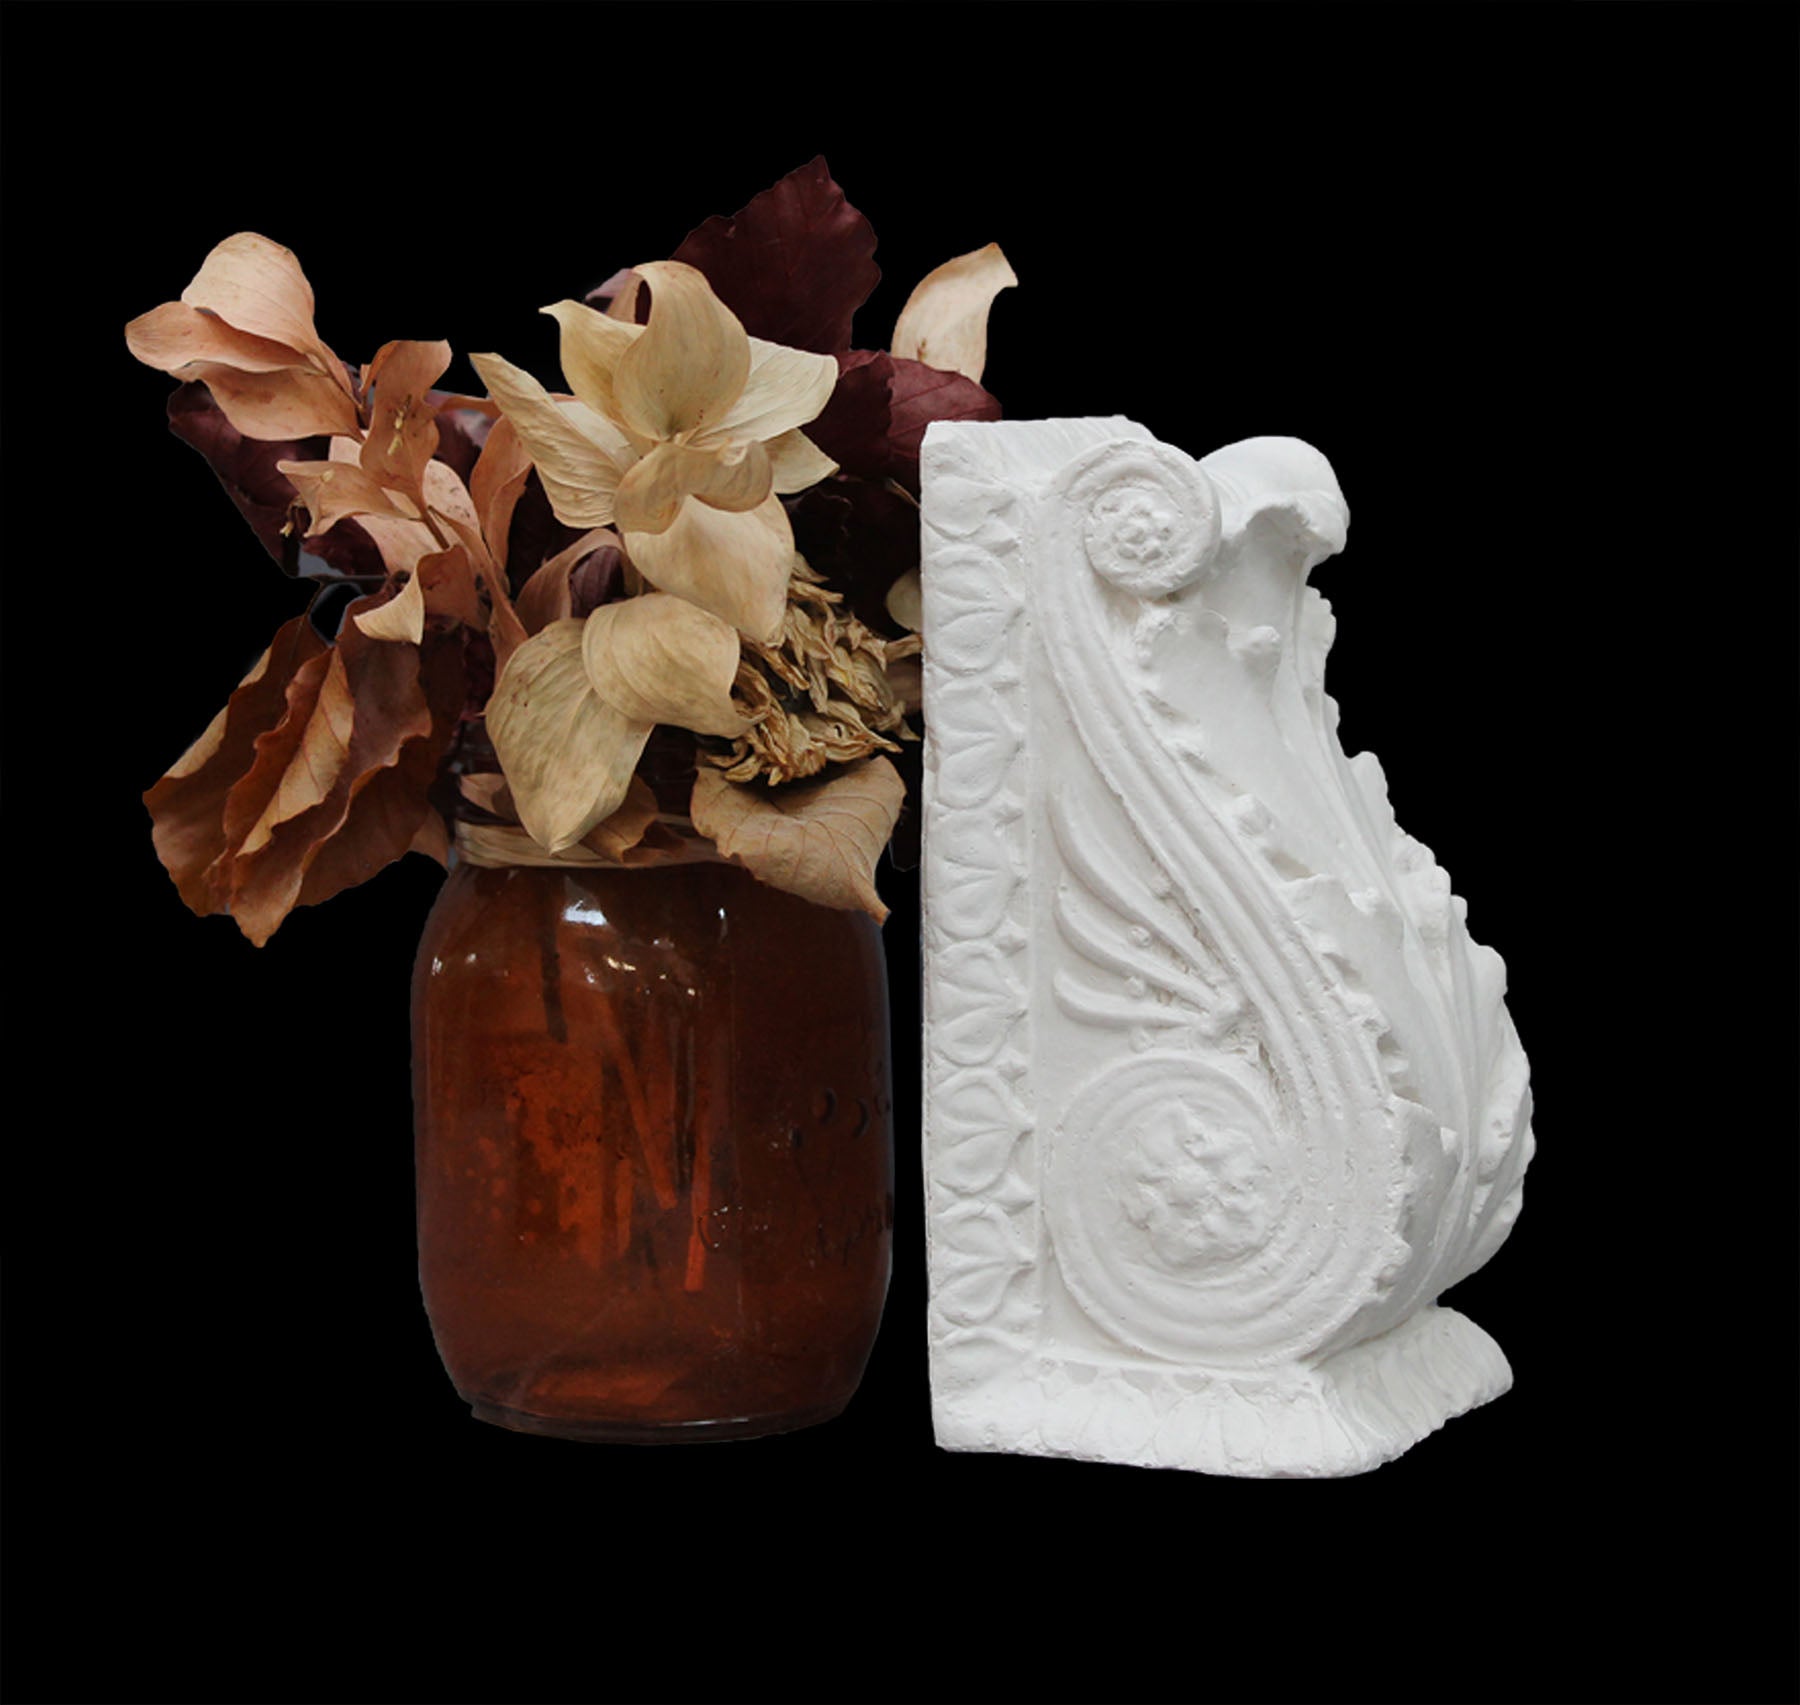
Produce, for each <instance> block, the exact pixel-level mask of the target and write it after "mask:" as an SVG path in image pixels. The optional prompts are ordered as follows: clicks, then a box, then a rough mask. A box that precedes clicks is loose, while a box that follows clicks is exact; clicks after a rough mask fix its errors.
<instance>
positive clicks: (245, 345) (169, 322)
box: [125, 302, 306, 373]
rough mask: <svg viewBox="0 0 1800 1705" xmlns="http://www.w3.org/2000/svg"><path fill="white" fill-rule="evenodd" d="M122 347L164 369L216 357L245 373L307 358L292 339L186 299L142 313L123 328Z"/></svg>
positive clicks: (295, 364) (300, 363)
mask: <svg viewBox="0 0 1800 1705" xmlns="http://www.w3.org/2000/svg"><path fill="white" fill-rule="evenodd" d="M125 347H126V348H127V349H129V350H130V351H131V353H132V354H133V355H135V356H136V357H137V358H138V360H140V361H141V362H143V363H144V365H145V366H146V367H155V368H157V369H159V370H160V371H161V372H164V373H174V372H177V371H179V370H180V369H181V368H183V367H185V366H187V364H188V363H189V362H190V361H218V362H222V363H223V364H224V365H225V366H227V367H235V368H237V369H238V370H239V371H240V372H243V373H274V372H277V371H279V370H280V369H281V368H283V367H304V366H305V365H306V357H305V356H304V355H303V354H302V353H301V352H300V351H299V350H297V349H295V348H294V347H293V346H292V345H291V344H286V343H276V342H274V341H272V340H271V339H269V338H266V337H257V336H255V335H254V334H253V333H251V332H242V331H239V330H238V329H237V328H236V327H235V326H229V325H227V324H226V323H225V322H224V321H223V320H221V319H220V318H219V317H218V315H216V314H208V313H204V312H203V311H202V310H200V309H199V308H190V307H189V306H188V305H187V304H186V303H185V302H165V303H163V305H162V306H161V307H160V308H152V309H151V310H150V312H149V313H147V314H140V315H139V316H138V317H137V318H136V319H135V320H133V321H132V322H131V324H130V325H128V326H127V327H126V328H125Z"/></svg>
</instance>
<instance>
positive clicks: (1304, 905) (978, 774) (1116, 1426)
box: [923, 421, 1532, 1474]
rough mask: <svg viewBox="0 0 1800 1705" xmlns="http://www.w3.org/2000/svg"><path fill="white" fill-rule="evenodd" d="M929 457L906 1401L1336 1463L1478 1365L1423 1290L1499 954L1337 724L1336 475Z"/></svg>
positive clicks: (1010, 447)
mask: <svg viewBox="0 0 1800 1705" xmlns="http://www.w3.org/2000/svg"><path fill="white" fill-rule="evenodd" d="M924 467H925V503H924V517H925V572H924V576H923V584H924V589H925V621H926V628H925V641H926V659H927V664H926V716H927V723H928V727H929V731H930V732H929V740H928V747H927V754H926V811H925V830H926V838H925V907H926V1025H927V1047H926V1086H925V1087H926V1104H927V1143H926V1148H927V1172H928V1182H929V1202H930V1213H931V1254H932V1286H933V1317H932V1319H933V1324H932V1345H933V1383H934V1397H935V1400H936V1415H937V1422H938V1427H939V1434H940V1438H941V1439H942V1440H943V1442H945V1443H948V1444H950V1445H952V1446H957V1447H962V1448H983V1447H985V1448H1001V1449H1021V1450H1038V1451H1047V1452H1052V1453H1060V1454H1072V1455H1097V1456H1107V1457H1111V1458H1113V1459H1115V1460H1126V1461H1142V1462H1149V1463H1169V1464H1178V1465H1183V1466H1189V1467H1198V1468H1203V1469H1210V1470H1213V1471H1218V1472H1229V1473H1302V1474H1320V1473H1343V1472H1352V1471H1356V1470H1358V1469H1361V1468H1366V1467H1369V1466H1372V1465H1373V1464H1374V1463H1375V1462H1379V1461H1381V1460H1384V1459H1385V1458H1386V1457H1387V1456H1391V1455H1393V1454H1395V1453H1396V1452H1397V1451H1398V1450H1401V1449H1404V1448H1406V1447H1407V1446H1408V1445H1409V1444H1411V1443H1412V1442H1414V1441H1415V1440H1416V1439H1417V1438H1418V1437H1420V1436H1422V1435H1423V1433H1424V1432H1426V1431H1429V1430H1430V1429H1431V1428H1432V1427H1434V1426H1436V1425H1439V1424H1441V1422H1442V1421H1443V1419H1444V1418H1445V1417H1446V1416H1448V1415H1450V1414H1454V1413H1456V1412H1457V1411H1458V1410H1459V1409H1461V1408H1466V1407H1468V1406H1469V1405H1470V1404H1472V1403H1476V1402H1482V1401H1486V1400H1487V1399H1488V1398H1490V1397H1492V1396H1494V1395H1497V1394H1498V1392H1499V1391H1501V1390H1504V1389H1505V1386H1506V1384H1507V1383H1509V1381H1510V1373H1509V1372H1508V1370H1507V1368H1506V1364H1505V1360H1504V1358H1503V1357H1502V1356H1501V1355H1500V1353H1499V1351H1498V1349H1497V1348H1496V1347H1495V1346H1494V1345H1493V1343H1492V1340H1491V1339H1488V1338H1487V1336H1486V1335H1485V1334H1484V1333H1482V1332H1481V1331H1480V1329H1479V1328H1478V1327H1475V1326H1473V1325H1472V1324H1471V1323H1469V1322H1468V1321H1466V1320H1464V1319H1462V1317H1461V1316H1459V1315H1457V1314H1455V1313H1454V1312H1453V1311H1451V1310H1448V1309H1442V1308H1439V1307H1436V1306H1435V1303H1436V1298H1437V1297H1438V1295H1439V1294H1440V1293H1441V1292H1442V1291H1443V1290H1445V1289H1446V1288H1447V1287H1448V1286H1450V1285H1451V1284H1453V1283H1454V1282H1455V1281H1456V1280H1457V1279H1458V1278H1460V1277H1462V1276H1463V1275H1465V1274H1466V1273H1468V1272H1471V1271H1473V1270H1474V1269H1475V1268H1476V1267H1477V1266H1479V1265H1480V1264H1481V1263H1482V1262H1483V1261H1485V1260H1486V1259H1487V1258H1488V1257H1489V1256H1490V1255H1491V1254H1492V1253H1493V1251H1494V1250H1495V1249H1496V1248H1497V1247H1498V1246H1499V1244H1500V1243H1501V1242H1502V1241H1503V1240H1504V1238H1505V1236H1506V1233H1507V1231H1508V1229H1509V1228H1510V1226H1511V1224H1512V1221H1513V1218H1514V1217H1515V1216H1516V1214H1517V1211H1518V1206H1519V1201H1520V1181H1521V1178H1522V1175H1523V1172H1524V1168H1525V1164H1526V1161H1527V1160H1528V1158H1529V1156H1530V1152H1531V1147H1532V1139H1531V1132H1530V1107H1531V1103H1530V1092H1529V1081H1528V1073H1527V1070H1526V1065H1525V1058H1524V1054H1523V1052H1522V1050H1521V1049H1520V1046H1519V1042H1518V1038H1517V1035H1516V1033H1515V1032H1514V1031H1513V1027H1512V1024H1511V1021H1510V1019H1509V1018H1508V1016H1507V1014H1506V1010H1505V1005H1504V1001H1503V994H1504V971H1503V968H1502V967H1501V965H1500V962H1499V959H1498V957H1497V956H1496V955H1494V954H1493V953H1492V952H1491V951H1489V950H1488V949H1486V948H1482V947H1479V946H1477V945H1476V944H1475V943H1473V942H1472V941H1471V940H1470V939H1469V937H1468V935H1467V932H1466V929H1465V927H1464V917H1465V913H1466V908H1465V907H1464V905H1463V903H1462V901H1461V900H1460V899H1458V898H1457V897H1456V896H1454V895H1453V894H1452V892H1451V890H1450V885H1449V881H1448V878H1447V877H1445V875H1444V873H1443V872H1442V870H1441V869H1439V867H1438V866H1437V864H1436V861H1435V860H1434V859H1433V858H1432V857H1431V854H1430V853H1429V852H1428V851H1427V850H1426V849H1425V848H1424V847H1423V846H1421V845H1420V843H1419V842H1417V841H1416V840H1414V839H1412V837H1410V836H1408V835H1406V834H1404V833H1403V832H1402V831H1401V830H1400V829H1399V828H1398V827H1397V826H1396V824H1395V822H1394V818H1393V813H1392V810H1391V808H1390V806H1389V804H1388V799H1387V790H1386V784H1385V780H1384V778H1383V776H1382V773H1381V769H1380V766H1379V765H1378V764H1377V763H1376V762H1375V760H1374V759H1373V758H1372V757H1371V756H1369V755H1368V754H1363V755H1361V756H1359V757H1358V758H1356V759H1354V760H1353V759H1350V758H1347V757H1346V755H1345V754H1344V752H1343V750H1342V748H1341V747H1340V746H1339V744H1338V741H1337V735H1336V707H1335V706H1334V705H1333V704H1332V703H1331V701H1330V699H1329V698H1328V697H1327V696H1326V694H1325V692H1324V667H1325V658H1326V654H1327V652H1328V650H1329V648H1330V644H1331V639H1332V621H1331V616H1330V611H1329V607H1328V606H1327V605H1326V604H1325V602H1324V600H1323V599H1322V598H1321V597H1320V596H1319V594H1318V593H1317V592H1316V591H1315V590H1314V589H1313V588H1311V587H1310V586H1309V585H1308V584H1307V575H1308V573H1309V572H1310V570H1311V569H1312V568H1313V566H1314V565H1315V564H1316V563H1318V562H1319V561H1321V560H1322V559H1323V558H1324V557H1326V556H1329V555H1330V554H1332V553H1333V552H1334V551H1336V550H1338V549H1340V548H1341V547H1342V544H1343V542H1344V535H1345V527H1346V523H1347V511H1346V510H1345V507H1344V503H1343V499H1342V496H1341V494H1340V493H1339V491H1338V489H1337V484H1336V481H1335V479H1334V477H1333V476H1332V473H1331V470H1330V468H1329V466H1328V465H1327V464H1326V462H1325V460H1324V458H1323V457H1321V456H1319V455H1318V454H1317V452H1315V451H1313V450H1311V449H1310V448H1308V447H1307V446H1305V445H1303V444H1299V443H1298V442H1296V441H1294V440H1288V439H1259V440H1251V441H1249V442H1247V443H1245V444H1241V445H1235V446H1232V447H1231V448H1230V449H1228V450H1224V451H1220V452H1217V453H1216V454H1214V455H1212V456H1209V457H1207V458H1205V459H1204V461H1202V462H1198V463H1197V462H1194V461H1192V460H1191V459H1189V458H1188V457H1186V456H1185V455H1183V454H1182V453H1181V452H1180V451H1177V450H1174V449H1172V448H1170V447H1168V446H1166V445H1161V444H1157V443H1156V442H1155V441H1154V440H1151V439H1150V438H1149V437H1148V435H1147V434H1145V433H1143V431H1142V429H1141V428H1137V427H1135V426H1132V425H1131V424H1130V423H1128V422H1120V421H1111V422H1030V423H1023V424H1004V425H983V426H971V425H958V426H949V427H934V428H933V429H932V431H931V433H930V435H928V438H927V441H926V446H925V458H924ZM1121 1369H1125V1370H1132V1371H1130V1373H1129V1377H1127V1376H1126V1375H1125V1374H1124V1373H1121V1372H1120V1371H1119V1370H1121ZM1196 1382H1198V1383H1196ZM1178 1417H1187V1419H1186V1420H1185V1421H1178V1419H1177V1418H1178Z"/></svg>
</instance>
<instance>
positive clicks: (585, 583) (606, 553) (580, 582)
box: [569, 545, 625, 621]
mask: <svg viewBox="0 0 1800 1705" xmlns="http://www.w3.org/2000/svg"><path fill="white" fill-rule="evenodd" d="M624 591H625V554H624V552H623V551H621V550H620V549H619V548H618V546H616V545H602V546H601V547H600V548H599V549H598V550H597V551H589V552H588V554H587V555H586V556H584V557H583V558H582V559H581V561H580V562H578V563H576V565H575V566H574V567H573V568H572V569H570V570H569V614H570V615H571V616H573V617H574V618H575V620H576V621H586V620H587V618H588V617H589V616H591V615H592V614H593V613H594V611H596V610H597V609H599V608H600V606H601V605H602V604H610V603H611V602H612V601H613V600H614V599H615V598H618V597H621V596H623V594H624Z"/></svg>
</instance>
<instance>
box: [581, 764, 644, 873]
mask: <svg viewBox="0 0 1800 1705" xmlns="http://www.w3.org/2000/svg"><path fill="white" fill-rule="evenodd" d="M656 817H657V806H656V795H655V794H654V793H653V792H651V790H650V785H649V783H648V782H646V781H645V780H644V778H643V777H642V776H633V777H632V778H631V785H630V787H628V788H627V789H626V790H625V800H624V803H623V804H621V805H620V807H619V808H618V810H617V811H615V812H614V813H613V814H612V815H611V816H610V817H608V818H607V819H606V820H605V821H604V822H602V823H597V824H595V826H594V827H593V828H592V829H590V830H589V831H588V833H587V834H586V835H585V836H584V837H583V838H582V842H581V844H582V845H583V846H584V847H587V848H588V849H589V850H590V851H593V852H597V853H599V854H601V856H602V857H605V858H610V859H623V858H624V856H625V854H626V853H628V852H630V851H631V849H632V848H633V847H635V846H636V845H637V844H638V843H639V842H640V841H642V840H643V838H644V836H645V835H646V834H648V833H649V832H650V825H651V824H652V823H654V822H655V821H656Z"/></svg>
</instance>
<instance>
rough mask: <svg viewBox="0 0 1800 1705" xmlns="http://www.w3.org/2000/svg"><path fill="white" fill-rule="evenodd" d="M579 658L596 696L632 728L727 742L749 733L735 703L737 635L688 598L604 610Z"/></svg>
mask: <svg viewBox="0 0 1800 1705" xmlns="http://www.w3.org/2000/svg"><path fill="white" fill-rule="evenodd" d="M581 655H582V660H583V661H584V662H585V663H586V665H587V673H588V681H589V683H590V685H592V687H593V689H594V691H595V692H597V693H598V694H599V695H600V696H601V698H603V699H605V700H606V702H607V703H608V704H610V705H613V706H615V707H616V708H617V709H619V710H620V711H622V712H624V714H625V715H626V716H628V717H630V718H631V719H632V720H633V721H634V722H666V723H670V724H672V725H673V726H674V727H677V728H690V729H692V730H693V731H694V733H696V734H723V735H727V736H735V735H739V734H742V733H743V732H744V730H745V729H746V728H747V727H748V726H749V724H748V722H747V721H746V720H745V718H744V714H743V712H742V711H740V710H739V709H738V707H737V706H736V705H735V704H733V703H732V702H731V683H732V682H733V681H734V680H736V679H737V668H738V636H737V630H736V629H735V628H732V627H729V626H727V625H726V624H725V623H724V622H722V621H720V620H719V618H718V617H717V616H713V615H708V614H707V612H706V611H705V610H702V609H700V608H699V607H698V606H696V605H694V604H690V603H689V602H688V601H687V600H686V599H685V598H672V597H670V596H669V595H668V594H667V593H666V592H646V593H643V594H642V595H640V596H639V597H636V598H626V599H623V600H621V601H620V602H619V603H616V604H604V605H602V606H601V607H600V608H599V609H598V610H596V611H594V613H593V614H592V615H591V616H589V617H588V619H587V631H586V632H585V634H584V635H583V637H582V650H581Z"/></svg>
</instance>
